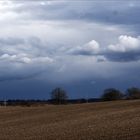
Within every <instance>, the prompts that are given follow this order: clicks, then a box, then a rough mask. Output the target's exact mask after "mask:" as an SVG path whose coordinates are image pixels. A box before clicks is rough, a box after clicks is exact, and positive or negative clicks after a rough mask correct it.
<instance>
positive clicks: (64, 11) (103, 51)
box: [0, 0, 140, 99]
mask: <svg viewBox="0 0 140 140" xmlns="http://www.w3.org/2000/svg"><path fill="white" fill-rule="evenodd" d="M139 15H140V2H139V1H138V0H137V1H136V0H122V1H118V0H116V1H115V0H105V1H101V0H100V1H99V0H93V1H92V0H91V1H87V0H81V1H80V0H76V1H74V0H73V1H70V0H63V1H60V0H56V1H54V0H51V1H49V0H48V1H47V0H1V1H0V99H4V98H14V99H15V98H26V99H27V98H35V99H36V98H41V99H45V98H49V94H50V92H51V90H52V89H53V88H55V87H62V88H64V89H65V90H66V91H67V92H68V93H69V96H70V97H71V98H81V97H83V98H85V97H99V96H100V95H101V94H102V91H103V90H104V89H105V88H109V87H114V88H118V89H120V90H123V91H125V89H126V88H128V87H131V86H137V87H140V85H139V83H140V18H139Z"/></svg>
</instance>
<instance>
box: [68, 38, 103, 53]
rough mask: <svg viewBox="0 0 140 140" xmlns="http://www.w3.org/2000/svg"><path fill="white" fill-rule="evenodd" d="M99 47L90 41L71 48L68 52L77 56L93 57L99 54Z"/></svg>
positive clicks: (95, 42) (96, 43)
mask: <svg viewBox="0 0 140 140" xmlns="http://www.w3.org/2000/svg"><path fill="white" fill-rule="evenodd" d="M100 50H101V48H100V45H99V43H98V42H97V41H95V40H91V41H90V42H88V43H86V44H85V45H83V46H77V47H73V48H71V49H69V50H68V53H70V54H79V55H95V54H99V53H100Z"/></svg>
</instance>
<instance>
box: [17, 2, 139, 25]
mask: <svg viewBox="0 0 140 140" xmlns="http://www.w3.org/2000/svg"><path fill="white" fill-rule="evenodd" d="M15 3H17V2H15ZM18 3H20V4H22V6H19V7H16V8H15V11H17V12H19V13H21V14H22V13H23V14H25V13H28V14H29V15H30V16H29V17H30V18H33V19H41V20H48V19H53V20H56V19H58V20H62V19H63V20H70V19H71V20H87V21H98V22H103V23H110V24H125V25H135V24H139V23H140V18H137V17H138V16H139V14H140V2H139V1H102V2H100V1H81V3H80V4H79V1H28V2H27V1H20V2H18ZM130 17H131V18H130Z"/></svg>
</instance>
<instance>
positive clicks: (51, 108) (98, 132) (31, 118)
mask: <svg viewBox="0 0 140 140" xmlns="http://www.w3.org/2000/svg"><path fill="white" fill-rule="evenodd" d="M139 139H140V100H131V101H114V102H100V103H87V104H86V103H85V104H75V105H74V104H73V105H44V106H33V107H20V106H18V107H0V140H139Z"/></svg>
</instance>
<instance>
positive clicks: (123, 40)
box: [108, 35, 140, 53]
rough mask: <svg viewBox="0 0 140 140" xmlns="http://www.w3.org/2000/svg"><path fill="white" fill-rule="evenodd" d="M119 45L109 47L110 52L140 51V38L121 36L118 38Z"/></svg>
mask: <svg viewBox="0 0 140 140" xmlns="http://www.w3.org/2000/svg"><path fill="white" fill-rule="evenodd" d="M118 41H119V42H118V43H117V44H115V45H109V46H108V50H110V51H113V52H122V53H125V52H129V51H140V37H137V38H135V37H131V36H127V35H121V36H119V38H118Z"/></svg>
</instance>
